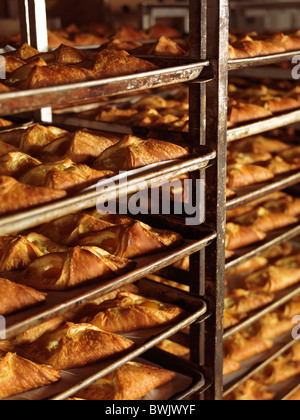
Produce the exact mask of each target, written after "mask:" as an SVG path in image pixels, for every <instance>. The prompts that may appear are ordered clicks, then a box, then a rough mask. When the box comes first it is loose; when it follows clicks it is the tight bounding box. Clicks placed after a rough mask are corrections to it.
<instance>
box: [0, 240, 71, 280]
mask: <svg viewBox="0 0 300 420" xmlns="http://www.w3.org/2000/svg"><path fill="white" fill-rule="evenodd" d="M66 250H67V248H66V247H64V246H61V245H58V244H56V243H54V242H52V241H51V240H50V239H48V238H46V237H45V236H43V235H39V234H37V233H30V234H29V235H27V236H20V235H19V236H1V237H0V272H2V273H3V272H8V271H14V270H22V269H24V268H26V267H27V266H28V265H29V264H30V263H31V262H32V261H34V260H36V259H37V258H39V257H41V256H43V255H47V254H50V253H53V252H63V251H66Z"/></svg>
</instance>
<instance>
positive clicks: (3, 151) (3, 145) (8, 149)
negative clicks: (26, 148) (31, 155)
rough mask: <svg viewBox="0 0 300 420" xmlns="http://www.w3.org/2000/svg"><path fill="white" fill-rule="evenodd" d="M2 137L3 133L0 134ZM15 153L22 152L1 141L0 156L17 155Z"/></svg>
mask: <svg viewBox="0 0 300 420" xmlns="http://www.w3.org/2000/svg"><path fill="white" fill-rule="evenodd" d="M0 136H1V133H0ZM15 152H20V150H19V149H18V148H17V147H15V146H13V145H11V144H8V143H4V141H1V140H0V156H4V155H7V154H8V153H15Z"/></svg>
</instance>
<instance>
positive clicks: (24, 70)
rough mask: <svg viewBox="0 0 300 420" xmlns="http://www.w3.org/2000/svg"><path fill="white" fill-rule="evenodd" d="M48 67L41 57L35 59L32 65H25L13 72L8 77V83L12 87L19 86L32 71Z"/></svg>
mask: <svg viewBox="0 0 300 420" xmlns="http://www.w3.org/2000/svg"><path fill="white" fill-rule="evenodd" d="M46 66H47V63H46V62H45V61H44V60H43V59H42V58H41V57H35V58H34V57H33V58H32V60H31V62H30V63H25V65H23V66H22V67H19V68H18V69H16V70H15V71H13V72H12V73H11V74H10V75H9V76H8V78H7V83H8V84H9V85H11V86H18V85H19V84H21V83H23V82H24V81H25V80H26V79H27V78H28V77H29V75H30V73H31V72H32V69H35V68H37V67H46Z"/></svg>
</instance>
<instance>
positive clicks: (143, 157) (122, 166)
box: [93, 135, 189, 172]
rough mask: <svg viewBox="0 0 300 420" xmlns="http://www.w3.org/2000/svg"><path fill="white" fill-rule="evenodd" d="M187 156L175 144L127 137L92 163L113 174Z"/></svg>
mask: <svg viewBox="0 0 300 420" xmlns="http://www.w3.org/2000/svg"><path fill="white" fill-rule="evenodd" d="M188 155H189V152H188V151H187V150H186V149H185V148H183V147H181V146H178V145H176V144H172V143H168V142H165V141H161V140H154V139H147V140H143V139H140V138H137V137H134V136H131V135H129V136H126V137H124V138H123V140H121V141H120V142H119V143H118V144H116V145H115V146H113V147H110V148H109V149H107V150H106V151H104V152H103V153H102V154H101V156H100V157H99V158H98V159H97V160H96V161H95V162H94V164H93V168H95V169H98V170H101V169H108V170H111V171H114V172H118V171H123V170H124V171H126V170H130V169H135V168H139V167H142V166H145V165H150V164H151V163H157V162H163V161H168V160H172V159H178V158H183V157H186V156H188Z"/></svg>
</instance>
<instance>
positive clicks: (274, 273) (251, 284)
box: [245, 265, 300, 293]
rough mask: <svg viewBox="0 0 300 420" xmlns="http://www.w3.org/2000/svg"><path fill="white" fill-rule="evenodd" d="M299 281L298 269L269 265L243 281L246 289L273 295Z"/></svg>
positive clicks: (299, 273)
mask: <svg viewBox="0 0 300 420" xmlns="http://www.w3.org/2000/svg"><path fill="white" fill-rule="evenodd" d="M299 281H300V268H299V267H296V268H292V267H284V266H283V267H278V266H275V265H270V266H268V267H267V268H265V269H263V270H260V271H258V272H256V273H253V274H250V275H249V276H247V277H246V279H245V284H246V287H247V289H249V290H255V291H256V292H268V293H274V292H278V291H280V290H284V289H286V288H287V287H290V286H293V285H294V284H296V283H298V282H299Z"/></svg>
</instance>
